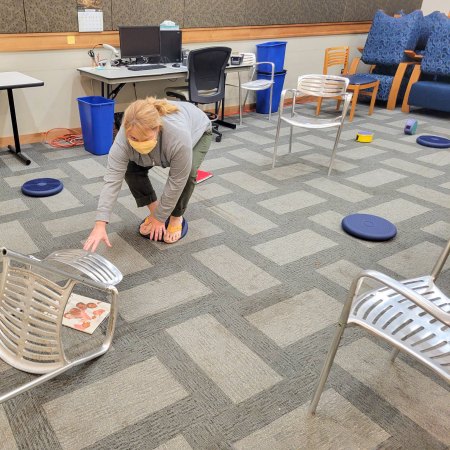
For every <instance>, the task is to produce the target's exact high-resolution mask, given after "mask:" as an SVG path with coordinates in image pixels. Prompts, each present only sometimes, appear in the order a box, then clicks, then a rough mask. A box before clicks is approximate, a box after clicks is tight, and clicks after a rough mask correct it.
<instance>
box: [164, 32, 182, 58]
mask: <svg viewBox="0 0 450 450" xmlns="http://www.w3.org/2000/svg"><path fill="white" fill-rule="evenodd" d="M181 37H182V35H181V31H180V30H161V62H162V63H180V62H181V60H182V56H181Z"/></svg>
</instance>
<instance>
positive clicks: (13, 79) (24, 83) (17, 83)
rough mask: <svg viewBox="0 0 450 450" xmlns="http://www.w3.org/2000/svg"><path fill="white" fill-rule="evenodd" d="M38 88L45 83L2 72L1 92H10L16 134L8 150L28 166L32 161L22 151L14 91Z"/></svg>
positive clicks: (22, 75) (21, 74)
mask: <svg viewBox="0 0 450 450" xmlns="http://www.w3.org/2000/svg"><path fill="white" fill-rule="evenodd" d="M36 86H44V82H43V81H41V80H38V79H37V78H33V77H29V76H28V75H25V74H23V73H20V72H0V90H6V91H7V92H8V102H9V112H10V114H11V123H12V128H13V133H14V146H12V145H8V150H9V151H10V152H11V153H12V154H13V155H15V156H16V157H17V158H19V159H20V160H21V161H23V162H24V163H25V164H26V165H27V166H28V165H29V164H31V161H30V160H29V159H28V158H27V157H26V156H25V155H24V154H23V153H22V152H21V150H20V140H19V130H18V128H17V119H16V108H15V106H14V96H13V89H21V88H28V87H36Z"/></svg>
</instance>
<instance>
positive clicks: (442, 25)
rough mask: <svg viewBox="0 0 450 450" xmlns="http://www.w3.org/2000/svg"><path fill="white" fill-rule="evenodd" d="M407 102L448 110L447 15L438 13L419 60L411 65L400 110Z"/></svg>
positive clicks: (449, 54)
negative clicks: (411, 71)
mask: <svg viewBox="0 0 450 450" xmlns="http://www.w3.org/2000/svg"><path fill="white" fill-rule="evenodd" d="M410 106H418V107H422V108H427V109H434V110H438V111H445V112H450V19H449V18H447V17H445V15H444V14H442V15H441V16H439V17H438V18H437V20H436V23H435V24H434V26H433V29H432V32H431V34H430V37H429V39H428V41H427V44H426V47H425V49H424V51H423V60H422V63H421V64H420V65H419V64H418V65H417V66H416V67H415V68H414V71H413V74H412V75H411V78H410V80H409V84H408V88H407V90H406V94H405V98H404V100H403V107H402V110H403V111H404V112H408V111H409V109H410V108H409V107H410Z"/></svg>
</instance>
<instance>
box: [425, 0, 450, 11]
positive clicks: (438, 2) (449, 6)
mask: <svg viewBox="0 0 450 450" xmlns="http://www.w3.org/2000/svg"><path fill="white" fill-rule="evenodd" d="M422 11H423V13H424V14H430V13H431V12H433V11H442V12H444V13H446V14H448V12H449V11H450V0H423V3H422Z"/></svg>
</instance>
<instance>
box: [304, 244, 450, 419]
mask: <svg viewBox="0 0 450 450" xmlns="http://www.w3.org/2000/svg"><path fill="white" fill-rule="evenodd" d="M449 253H450V241H448V242H447V245H446V247H445V248H444V250H443V251H442V253H441V255H440V256H439V258H438V260H437V262H436V264H435V266H434V268H433V270H432V273H431V275H427V276H423V277H418V278H413V279H410V280H405V281H401V282H398V281H395V280H393V279H392V278H390V277H388V276H387V275H384V274H382V273H379V272H376V271H373V270H366V271H363V272H361V274H360V275H359V276H358V277H357V278H356V279H355V280H354V281H353V283H352V286H351V288H350V292H349V295H348V298H347V301H346V303H345V305H344V307H343V309H342V312H341V316H340V318H339V322H338V330H337V331H336V334H335V336H334V339H333V342H332V344H331V347H330V350H329V352H328V355H327V358H326V361H325V364H324V366H323V368H322V372H321V375H320V378H319V382H318V386H317V389H316V391H315V394H314V397H313V400H312V402H311V405H310V407H309V412H310V413H311V414H314V413H315V411H316V408H317V404H318V403H319V400H320V396H321V394H322V391H323V389H324V386H325V383H326V381H327V378H328V374H329V372H330V369H331V366H332V364H333V361H334V357H335V356H336V352H337V350H338V346H339V342H340V340H341V337H342V335H343V333H344V330H345V328H347V327H349V326H360V327H362V328H364V329H366V330H367V331H369V332H371V333H372V334H374V335H375V336H377V337H379V338H381V339H383V340H384V341H386V342H388V343H389V344H391V345H392V346H393V347H394V350H393V352H392V357H391V360H392V361H394V360H395V358H396V357H397V355H398V353H399V351H403V352H405V353H406V354H408V355H409V356H411V357H413V358H415V359H417V360H418V361H420V362H421V363H422V364H424V365H425V366H426V367H428V368H429V369H431V370H432V371H433V372H434V373H436V374H437V375H439V376H440V377H442V378H443V379H444V380H445V381H447V382H450V299H449V298H448V297H447V296H446V295H445V294H444V293H443V292H442V291H441V290H440V289H439V287H438V286H437V285H436V280H437V278H438V276H439V274H440V272H441V271H442V268H443V267H444V264H445V262H446V261H447V258H448V255H449ZM367 278H370V279H372V280H375V281H377V282H378V283H380V284H382V285H383V287H381V288H380V289H375V290H372V291H370V292H366V293H364V294H362V295H360V296H358V292H359V290H360V288H361V286H362V284H363V282H364V280H365V279H367Z"/></svg>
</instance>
